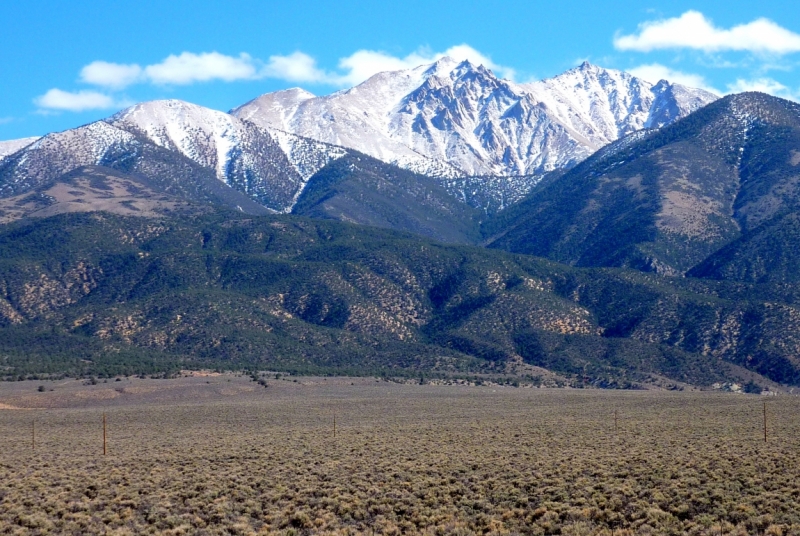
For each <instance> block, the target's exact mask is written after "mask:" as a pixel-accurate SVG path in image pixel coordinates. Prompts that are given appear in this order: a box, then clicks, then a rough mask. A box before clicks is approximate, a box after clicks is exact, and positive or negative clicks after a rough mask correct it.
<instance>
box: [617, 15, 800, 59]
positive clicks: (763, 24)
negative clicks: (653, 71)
mask: <svg viewBox="0 0 800 536" xmlns="http://www.w3.org/2000/svg"><path fill="white" fill-rule="evenodd" d="M614 46H615V47H616V48H617V49H618V50H634V51H639V52H650V51H652V50H660V49H678V48H688V49H694V50H701V51H703V52H721V51H746V52H753V53H759V54H777V55H782V54H789V53H792V52H798V51H800V35H798V34H796V33H794V32H791V31H789V30H787V29H786V28H783V27H781V26H779V25H778V24H776V23H774V22H773V21H771V20H769V19H765V18H760V19H757V20H754V21H753V22H749V23H747V24H740V25H738V26H734V27H732V28H730V29H724V28H718V27H716V26H714V25H713V23H712V22H711V21H710V20H709V19H707V18H706V17H705V16H704V15H703V14H702V13H700V12H699V11H687V12H686V13H684V14H683V15H681V16H680V17H674V18H671V19H662V20H657V21H650V22H645V23H643V24H641V25H639V32H638V33H636V34H631V35H618V36H616V37H615V38H614Z"/></svg>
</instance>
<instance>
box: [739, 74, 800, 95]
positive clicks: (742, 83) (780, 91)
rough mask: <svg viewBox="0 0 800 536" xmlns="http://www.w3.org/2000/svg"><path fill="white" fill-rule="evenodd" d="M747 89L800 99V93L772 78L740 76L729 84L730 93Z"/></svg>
mask: <svg viewBox="0 0 800 536" xmlns="http://www.w3.org/2000/svg"><path fill="white" fill-rule="evenodd" d="M745 91H760V92H761V93H769V94H770V95H774V96H776V97H781V98H784V99H789V100H794V101H797V100H800V93H798V92H794V91H792V90H791V89H790V88H788V87H787V86H785V85H783V84H781V83H780V82H778V81H777V80H774V79H772V78H754V79H750V80H747V79H742V78H739V79H737V80H736V82H734V83H732V84H728V92H729V93H743V92H745Z"/></svg>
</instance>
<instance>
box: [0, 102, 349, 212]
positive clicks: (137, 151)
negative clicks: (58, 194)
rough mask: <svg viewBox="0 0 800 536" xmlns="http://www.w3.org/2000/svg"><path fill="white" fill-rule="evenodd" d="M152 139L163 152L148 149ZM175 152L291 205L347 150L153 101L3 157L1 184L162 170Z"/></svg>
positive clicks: (283, 208) (266, 202) (276, 206)
mask: <svg viewBox="0 0 800 536" xmlns="http://www.w3.org/2000/svg"><path fill="white" fill-rule="evenodd" d="M154 146H155V147H157V148H158V150H159V151H162V153H163V154H162V155H161V156H157V155H155V153H153V151H152V150H149V151H147V154H145V152H144V151H143V148H144V147H150V148H151V149H152V148H153V147H154ZM170 153H173V154H174V153H177V154H179V155H181V157H185V158H187V159H189V160H191V161H192V162H194V163H195V164H198V165H199V166H201V167H202V168H204V169H205V170H213V174H214V175H216V177H217V178H218V179H219V180H221V181H223V182H224V183H226V184H227V185H228V186H230V187H232V188H234V189H235V190H238V191H239V192H242V193H245V194H247V195H248V196H249V197H250V198H251V199H253V200H254V201H256V202H257V203H259V204H261V205H263V206H265V207H268V208H270V209H273V210H276V211H279V212H287V211H290V210H291V207H292V206H293V205H294V202H295V201H296V199H297V197H298V196H299V195H300V193H301V192H302V190H303V188H304V187H305V184H306V182H307V181H308V179H309V178H310V177H311V176H312V175H313V174H314V173H316V172H317V171H319V170H320V169H321V168H322V167H324V166H325V165H327V164H328V163H329V162H331V161H333V160H335V159H337V158H340V157H342V156H344V155H345V154H347V150H346V149H343V148H341V147H334V146H331V145H329V144H325V143H322V142H319V141H315V140H310V139H306V138H303V137H301V136H297V135H294V134H290V133H287V132H279V131H275V130H270V129H266V128H263V127H259V126H257V125H255V124H253V123H251V122H249V121H244V120H241V119H238V118H236V117H233V116H231V115H229V114H226V113H224V112H219V111H216V110H211V109H208V108H203V107H201V106H197V105H194V104H190V103H187V102H183V101H178V100H162V101H152V102H145V103H141V104H137V105H135V106H132V107H131V108H128V109H126V110H123V111H121V112H119V113H118V114H116V115H114V116H112V117H110V118H109V119H107V120H106V121H97V122H95V123H92V124H90V125H87V126H84V127H80V128H76V129H71V130H67V131H64V132H59V133H55V134H49V135H47V136H45V137H44V138H41V139H39V140H38V141H36V142H35V143H33V144H30V145H27V147H24V148H23V149H22V150H20V151H16V152H15V153H14V154H13V155H9V156H8V157H7V158H5V159H2V160H0V163H1V164H2V165H0V179H3V180H0V190H2V191H3V192H6V191H7V192H16V191H21V190H25V189H26V188H29V187H32V186H33V185H36V184H41V183H42V182H46V181H48V180H53V179H55V178H57V177H58V176H60V175H62V174H64V173H68V172H70V171H72V170H73V169H75V168H78V167H81V166H87V165H105V166H109V167H114V168H117V169H122V168H131V169H134V168H137V169H139V168H140V169H139V171H140V172H141V171H142V170H145V169H147V170H152V172H153V173H164V172H165V171H164V170H163V169H162V170H161V171H156V168H158V165H159V164H158V162H159V161H160V160H163V159H164V158H167V159H168V160H169V157H168V156H165V155H168V154H170ZM153 159H155V160H153ZM148 160H151V161H150V162H145V161H148ZM126 162H127V163H126ZM170 165H178V166H180V165H181V164H180V163H179V162H178V161H176V162H173V163H172V164H170ZM154 166H155V167H154ZM184 167H185V166H184ZM187 173H189V174H190V175H191V173H193V172H191V171H187ZM204 173H207V172H206V171H204ZM3 192H0V193H3Z"/></svg>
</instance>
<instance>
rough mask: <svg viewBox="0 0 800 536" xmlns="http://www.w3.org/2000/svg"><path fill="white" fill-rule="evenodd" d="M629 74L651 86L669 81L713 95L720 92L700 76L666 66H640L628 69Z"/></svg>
mask: <svg viewBox="0 0 800 536" xmlns="http://www.w3.org/2000/svg"><path fill="white" fill-rule="evenodd" d="M628 72H629V73H630V74H632V75H633V76H636V77H638V78H641V79H642V80H646V81H648V82H650V83H651V84H655V83H657V82H658V81H660V80H668V81H670V82H672V83H674V84H682V85H684V86H689V87H694V88H699V89H705V90H706V91H710V92H712V93H719V91H718V90H716V89H714V88H713V87H710V86H709V85H708V84H707V83H706V80H705V78H703V77H702V76H701V75H699V74H693V73H684V72H682V71H676V70H674V69H670V68H669V67H667V66H666V65H661V64H660V63H650V64H647V65H639V66H638V67H634V68H633V69H628Z"/></svg>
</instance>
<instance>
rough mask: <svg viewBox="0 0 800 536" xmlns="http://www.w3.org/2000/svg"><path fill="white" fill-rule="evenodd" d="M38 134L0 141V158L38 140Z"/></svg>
mask: <svg viewBox="0 0 800 536" xmlns="http://www.w3.org/2000/svg"><path fill="white" fill-rule="evenodd" d="M38 139H39V137H38V136H34V137H32V138H20V139H17V140H8V141H0V160H2V159H3V158H5V157H6V156H8V155H10V154H14V153H16V152H17V151H19V150H20V149H22V148H23V147H27V146H28V145H30V144H31V143H33V142H35V141H36V140H38Z"/></svg>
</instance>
